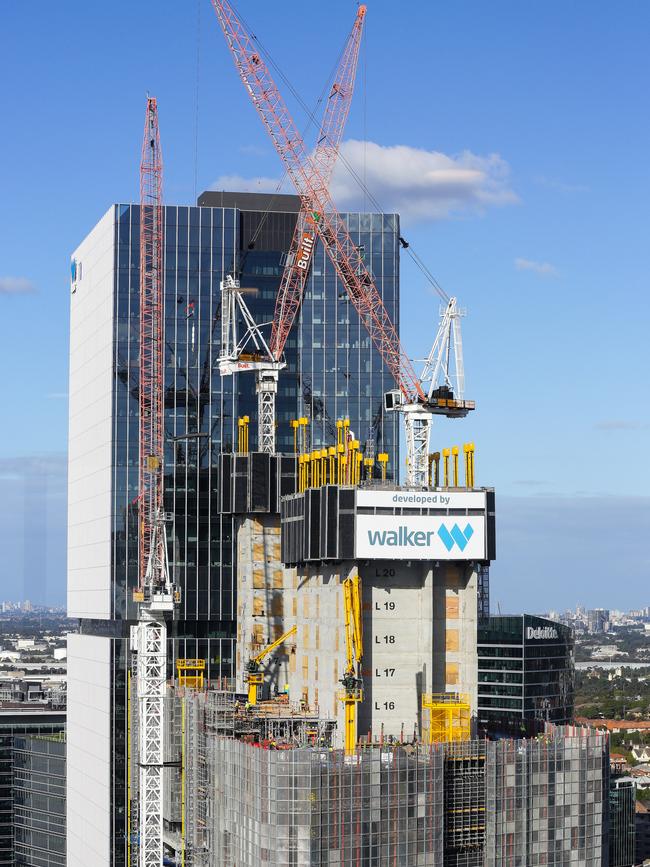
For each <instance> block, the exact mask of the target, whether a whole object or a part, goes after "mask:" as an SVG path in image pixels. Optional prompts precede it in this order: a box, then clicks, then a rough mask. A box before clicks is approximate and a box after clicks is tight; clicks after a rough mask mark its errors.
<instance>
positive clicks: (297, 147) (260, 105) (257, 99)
mask: <svg viewBox="0 0 650 867" xmlns="http://www.w3.org/2000/svg"><path fill="white" fill-rule="evenodd" d="M212 5H213V6H214V8H215V11H216V13H217V17H218V18H219V22H220V24H221V27H222V29H223V32H224V35H225V37H226V41H227V43H228V45H229V47H230V50H231V52H232V55H233V59H234V61H235V65H236V67H237V70H238V72H239V74H240V77H241V79H242V81H243V83H244V86H245V87H246V89H247V91H248V94H249V96H250V97H251V100H252V101H253V104H254V106H255V108H256V109H257V111H258V113H259V115H260V117H261V119H262V121H263V123H264V125H265V127H266V129H267V131H268V133H269V135H270V136H271V140H272V141H273V143H274V145H275V148H276V150H277V151H278V154H279V155H280V157H281V159H282V161H283V163H284V166H285V169H286V171H287V173H288V175H289V176H290V178H291V180H292V182H293V184H294V186H295V188H296V190H297V192H298V195H299V196H300V199H301V201H302V205H303V207H304V209H305V210H306V212H307V213H311V214H317V215H318V220H317V221H315V222H314V225H315V228H316V231H317V233H318V236H319V237H320V239H321V241H322V242H323V246H324V247H325V250H326V251H327V254H328V256H329V257H330V259H331V261H332V263H333V265H334V268H335V270H336V272H337V274H338V276H339V279H340V280H341V282H342V283H343V285H344V287H345V289H346V291H347V293H348V296H349V298H350V300H351V301H352V304H353V305H354V307H355V309H356V310H357V313H358V314H359V316H360V318H361V321H362V322H363V323H364V325H365V327H366V328H367V330H368V332H369V334H370V337H371V339H372V341H373V343H374V344H375V347H376V348H377V350H378V352H379V353H380V355H381V356H382V358H383V359H384V363H385V364H386V366H387V367H388V369H389V370H390V371H391V373H392V374H393V376H394V378H395V381H396V382H397V384H398V387H399V389H400V390H401V391H402V393H403V395H404V397H405V398H406V399H409V400H413V401H415V400H417V399H418V398H420V399H424V393H423V391H422V388H421V386H420V382H419V380H418V378H417V376H416V374H415V371H414V370H413V366H412V364H411V361H410V359H409V358H408V356H407V354H406V353H405V352H404V349H403V348H402V345H401V343H400V341H399V337H398V335H397V331H396V330H395V327H394V325H393V323H392V322H391V320H390V317H389V315H388V311H387V310H386V308H385V306H384V302H383V300H382V297H381V295H380V293H379V291H378V290H377V287H376V285H375V282H374V279H373V277H372V275H371V274H370V272H369V271H368V269H367V268H366V265H365V263H364V261H363V252H362V251H361V250H359V248H358V247H357V246H356V245H355V243H354V242H353V240H352V238H351V236H350V233H349V232H348V229H347V225H346V222H345V220H344V219H343V217H342V216H341V214H339V212H338V210H337V209H336V207H335V205H334V202H333V201H332V197H331V196H330V193H329V190H328V179H326V178H324V177H323V175H322V169H321V167H320V166H317V165H315V164H314V162H313V160H312V159H311V157H310V155H309V153H308V152H307V149H306V146H305V143H304V141H303V139H302V136H301V135H300V132H299V131H298V128H297V127H296V125H295V123H294V121H293V119H292V118H291V115H290V113H289V110H288V109H287V107H286V105H285V104H284V101H283V99H282V96H281V94H280V92H279V90H278V88H277V86H276V84H275V82H274V81H273V78H272V76H271V74H270V72H269V69H268V67H267V66H266V64H265V63H264V61H263V59H262V57H261V55H260V53H259V50H258V48H257V46H256V45H255V40H254V38H253V37H252V36H251V35H250V34H249V33H248V32H247V30H246V28H245V26H244V25H243V23H242V21H241V20H240V19H239V17H238V16H237V14H236V13H235V11H234V9H233V8H232V6H231V5H230V4H229V3H228V2H227V0H212Z"/></svg>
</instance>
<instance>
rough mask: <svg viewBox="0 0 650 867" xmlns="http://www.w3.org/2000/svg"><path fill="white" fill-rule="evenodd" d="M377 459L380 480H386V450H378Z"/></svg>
mask: <svg viewBox="0 0 650 867" xmlns="http://www.w3.org/2000/svg"><path fill="white" fill-rule="evenodd" d="M377 461H378V463H379V467H380V469H381V480H382V482H385V481H386V470H387V468H388V454H387V453H386V452H380V453H379V454H378V455H377Z"/></svg>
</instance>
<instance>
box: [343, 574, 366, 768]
mask: <svg viewBox="0 0 650 867" xmlns="http://www.w3.org/2000/svg"><path fill="white" fill-rule="evenodd" d="M342 586H343V611H344V615H345V672H344V673H343V677H342V678H341V683H342V684H343V689H342V690H341V692H340V694H339V698H340V699H341V701H342V702H343V707H344V710H345V728H344V744H345V754H346V756H351V755H352V754H353V753H354V749H355V747H356V745H357V705H358V704H359V702H361V701H363V679H362V675H361V663H362V662H363V622H362V619H361V578H360V577H359V573H358V572H355V574H354V575H353V576H350V577H348V578H346V579H345V580H344V581H343V582H342Z"/></svg>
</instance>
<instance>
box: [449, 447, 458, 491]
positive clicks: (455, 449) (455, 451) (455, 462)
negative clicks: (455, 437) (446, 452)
mask: <svg viewBox="0 0 650 867" xmlns="http://www.w3.org/2000/svg"><path fill="white" fill-rule="evenodd" d="M459 453H460V449H459V448H458V446H453V447H452V450H451V455H452V457H453V459H454V460H453V470H454V488H457V487H458V455H459Z"/></svg>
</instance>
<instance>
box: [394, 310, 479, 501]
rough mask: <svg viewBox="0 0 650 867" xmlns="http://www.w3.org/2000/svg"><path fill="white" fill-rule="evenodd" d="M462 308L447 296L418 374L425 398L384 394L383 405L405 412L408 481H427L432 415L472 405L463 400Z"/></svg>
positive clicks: (460, 413)
mask: <svg viewBox="0 0 650 867" xmlns="http://www.w3.org/2000/svg"><path fill="white" fill-rule="evenodd" d="M464 315H465V311H464V310H461V309H460V308H459V307H458V302H457V300H456V298H449V299H446V305H445V307H444V308H442V310H441V316H440V324H439V326H438V331H437V334H436V337H435V340H434V341H433V346H432V347H431V351H430V352H429V355H428V357H427V359H426V361H425V364H424V369H423V370H422V374H421V375H420V379H419V382H420V385H421V387H422V391H423V392H424V394H425V395H426V399H425V400H424V401H421V400H420V401H415V402H412V403H407V402H404V401H403V396H402V393H401V392H400V391H397V390H395V391H390V392H388V394H387V395H386V409H388V410H391V409H392V410H400V411H401V412H402V413H403V414H404V427H405V432H406V454H407V484H408V485H410V486H412V487H426V485H428V483H429V441H430V438H431V423H432V421H433V416H434V415H445V416H447V417H448V418H463V417H464V416H466V415H467V413H468V412H469V411H470V410H472V409H474V408H475V403H474V401H470V400H465V397H464V395H465V367H464V364H463V340H462V336H461V328H460V319H461V317H462V316H464Z"/></svg>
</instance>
